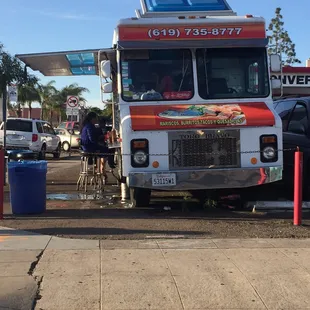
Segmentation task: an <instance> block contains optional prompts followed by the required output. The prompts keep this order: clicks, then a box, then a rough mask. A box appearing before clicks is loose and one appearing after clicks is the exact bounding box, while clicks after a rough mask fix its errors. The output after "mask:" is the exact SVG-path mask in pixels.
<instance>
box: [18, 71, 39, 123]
mask: <svg viewBox="0 0 310 310" xmlns="http://www.w3.org/2000/svg"><path fill="white" fill-rule="evenodd" d="M33 102H39V103H40V102H41V96H40V86H39V85H38V79H37V78H36V77H35V76H28V78H27V80H26V82H25V83H24V84H22V85H19V87H18V110H19V111H18V112H19V113H20V110H21V106H22V105H25V104H27V105H28V107H29V112H28V118H31V112H32V103H33ZM19 117H20V115H19Z"/></svg>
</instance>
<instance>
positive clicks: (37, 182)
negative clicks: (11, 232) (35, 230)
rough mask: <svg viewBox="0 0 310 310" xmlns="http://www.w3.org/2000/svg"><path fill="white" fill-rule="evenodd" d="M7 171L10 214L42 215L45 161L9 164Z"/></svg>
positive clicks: (44, 191) (44, 190)
mask: <svg viewBox="0 0 310 310" xmlns="http://www.w3.org/2000/svg"><path fill="white" fill-rule="evenodd" d="M8 170H9V184H10V198H11V207H12V213H13V214H40V213H44V212H45V210H46V173H47V161H45V160H42V161H19V162H9V163H8Z"/></svg>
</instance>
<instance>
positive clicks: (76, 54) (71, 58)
mask: <svg viewBox="0 0 310 310" xmlns="http://www.w3.org/2000/svg"><path fill="white" fill-rule="evenodd" d="M99 55H100V56H99ZM16 57H17V58H18V59H20V60H21V61H22V62H23V63H25V64H26V66H27V67H29V68H31V69H32V70H34V71H40V72H41V73H42V74H43V75H45V76H78V75H98V74H99V64H100V61H102V60H108V59H109V60H111V61H112V63H114V62H115V50H113V49H112V48H111V49H91V50H77V51H63V52H52V53H39V54H20V55H16Z"/></svg>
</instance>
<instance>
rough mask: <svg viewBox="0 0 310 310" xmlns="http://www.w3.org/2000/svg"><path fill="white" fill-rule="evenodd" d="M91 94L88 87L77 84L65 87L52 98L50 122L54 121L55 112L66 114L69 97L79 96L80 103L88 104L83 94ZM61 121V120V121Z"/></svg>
mask: <svg viewBox="0 0 310 310" xmlns="http://www.w3.org/2000/svg"><path fill="white" fill-rule="evenodd" d="M85 92H89V90H88V89H87V88H86V87H81V86H79V85H78V84H77V83H74V84H70V85H68V86H65V87H64V88H62V89H61V90H59V91H57V92H56V93H55V95H54V96H53V97H52V99H51V102H50V106H49V110H50V122H52V121H53V115H54V111H55V112H58V114H59V115H60V117H61V115H62V114H63V113H64V111H65V110H64V106H65V103H66V101H67V98H68V96H77V97H79V101H80V102H83V103H86V101H87V100H86V99H85V98H84V97H83V93H85ZM59 121H60V120H59Z"/></svg>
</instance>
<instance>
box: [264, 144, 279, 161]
mask: <svg viewBox="0 0 310 310" xmlns="http://www.w3.org/2000/svg"><path fill="white" fill-rule="evenodd" d="M263 156H264V158H266V159H267V160H270V159H273V158H274V157H275V156H276V150H275V149H274V148H273V147H272V146H267V147H265V148H264V149H263Z"/></svg>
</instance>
